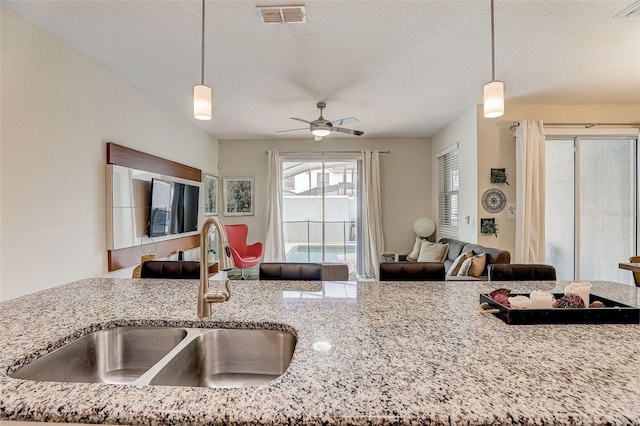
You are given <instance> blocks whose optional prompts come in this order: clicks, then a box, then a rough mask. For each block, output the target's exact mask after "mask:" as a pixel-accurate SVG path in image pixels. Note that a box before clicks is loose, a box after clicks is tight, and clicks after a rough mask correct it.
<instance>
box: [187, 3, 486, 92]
mask: <svg viewBox="0 0 640 426" xmlns="http://www.w3.org/2000/svg"><path fill="white" fill-rule="evenodd" d="M491 1H492V3H491V4H492V5H493V0H491ZM200 58H201V62H200V64H201V65H200V84H202V85H203V86H204V0H202V51H201V52H200Z"/></svg>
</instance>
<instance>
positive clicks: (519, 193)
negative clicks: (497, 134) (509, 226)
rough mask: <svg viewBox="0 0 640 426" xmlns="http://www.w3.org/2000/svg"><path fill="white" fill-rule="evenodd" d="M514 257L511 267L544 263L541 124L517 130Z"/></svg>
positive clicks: (522, 125) (525, 123) (526, 123)
mask: <svg viewBox="0 0 640 426" xmlns="http://www.w3.org/2000/svg"><path fill="white" fill-rule="evenodd" d="M516 202H517V206H516V253H515V259H514V263H544V262H545V253H544V251H545V235H544V232H545V229H544V215H545V136H544V128H543V126H542V121H520V122H519V126H518V127H517V129H516Z"/></svg>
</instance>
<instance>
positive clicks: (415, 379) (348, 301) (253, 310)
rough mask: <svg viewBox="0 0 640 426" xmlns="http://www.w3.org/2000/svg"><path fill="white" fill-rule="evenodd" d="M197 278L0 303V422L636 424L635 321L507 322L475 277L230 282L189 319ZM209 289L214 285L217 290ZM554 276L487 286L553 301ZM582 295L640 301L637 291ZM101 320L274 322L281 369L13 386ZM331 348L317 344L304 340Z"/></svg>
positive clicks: (92, 287) (82, 285)
mask: <svg viewBox="0 0 640 426" xmlns="http://www.w3.org/2000/svg"><path fill="white" fill-rule="evenodd" d="M197 284H198V283H197V282H196V281H179V280H178V281H173V280H172V281H159V280H130V279H88V280H83V281H78V282H75V283H71V284H67V285H64V286H60V287H57V288H53V289H49V290H46V291H43V292H39V293H36V294H32V295H29V296H25V297H21V298H18V299H14V300H9V301H5V302H2V303H0V312H1V313H2V314H1V318H0V341H2V346H1V349H0V419H4V420H32V421H52V422H78V423H118V424H148V425H158V424H167V425H175V424H211V423H225V424H241V423H242V424H258V423H260V424H302V423H304V424H358V425H359V424H375V425H378V424H380V425H383V424H640V325H537V326H531V325H529V326H513V325H512V326H510V325H507V324H505V323H504V322H502V321H501V320H499V319H497V318H495V317H494V316H492V315H481V314H479V313H478V299H479V296H478V294H479V293H487V292H489V291H490V290H492V289H494V288H495V287H496V286H495V285H493V284H490V283H486V282H446V283H443V282H440V283H430V282H426V283H425V282H421V283H420V282H384V283H380V282H359V283H355V282H325V283H320V282H316V283H312V282H267V281H262V282H260V281H246V282H243V281H232V283H231V284H232V291H233V296H232V298H231V300H230V301H229V302H226V303H223V304H217V305H214V306H213V315H212V316H211V317H210V318H208V319H206V320H200V319H198V318H197V316H196V294H197ZM216 284H217V285H221V284H222V283H221V282H217V283H216ZM565 285H566V283H557V284H556V283H555V282H553V283H549V282H536V283H515V282H513V283H500V286H507V287H509V288H512V289H513V290H514V291H522V292H528V291H530V290H533V289H543V290H546V291H553V292H562V290H563V289H564V286H565ZM592 292H593V293H594V294H597V295H600V296H604V297H608V298H610V299H613V300H616V301H619V302H621V303H625V304H630V305H634V306H638V304H639V295H638V294H639V293H638V291H637V290H636V288H635V287H631V286H626V285H621V284H614V283H606V282H595V283H594V285H593V289H592ZM115 325H180V326H189V327H194V326H196V327H197V326H201V327H203V326H204V327H213V326H216V325H223V326H225V327H247V326H250V327H253V326H255V327H267V328H286V329H290V330H293V331H294V332H295V334H296V335H297V338H298V340H297V346H296V350H295V353H294V356H293V359H292V361H291V365H290V367H289V369H288V370H287V371H286V372H285V373H284V374H283V375H282V376H280V377H279V378H277V379H275V380H273V381H271V382H269V383H267V384H263V385H260V386H256V387H246V388H236V389H210V388H195V387H170V386H131V385H110V384H87V383H55V382H36V381H28V380H19V379H13V378H10V377H8V376H7V372H8V371H9V372H11V371H14V370H15V369H16V368H18V367H19V366H20V365H22V364H24V363H25V362H26V361H27V360H29V359H33V358H34V357H37V356H40V355H33V354H34V353H36V354H44V353H46V352H49V351H51V350H53V349H54V348H56V347H59V346H60V345H62V344H63V343H64V342H65V341H68V340H70V339H73V338H76V337H78V336H80V335H83V334H86V333H87V332H89V331H92V330H95V329H99V328H107V327H112V326H115ZM320 341H322V342H328V343H330V344H331V349H330V350H328V351H317V350H314V349H313V347H312V346H313V343H314V342H320Z"/></svg>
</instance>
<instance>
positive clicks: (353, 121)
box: [331, 117, 360, 126]
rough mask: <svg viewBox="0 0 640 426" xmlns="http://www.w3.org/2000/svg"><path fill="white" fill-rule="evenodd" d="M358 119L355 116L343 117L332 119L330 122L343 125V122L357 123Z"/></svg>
mask: <svg viewBox="0 0 640 426" xmlns="http://www.w3.org/2000/svg"><path fill="white" fill-rule="evenodd" d="M359 121H360V120H358V119H357V118H355V117H345V118H341V119H339V120H334V121H332V122H331V124H333V125H334V126H344V125H345V124H352V123H358V122H359Z"/></svg>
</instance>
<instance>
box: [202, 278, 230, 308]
mask: <svg viewBox="0 0 640 426" xmlns="http://www.w3.org/2000/svg"><path fill="white" fill-rule="evenodd" d="M224 286H225V288H226V289H227V292H226V293H225V292H224V291H217V290H216V291H212V292H209V293H207V294H206V295H205V301H206V302H207V303H222V302H226V301H227V300H229V299H231V285H230V284H229V280H226V281H225V283H224Z"/></svg>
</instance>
